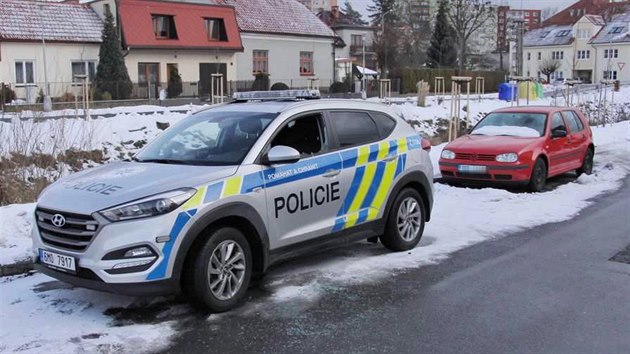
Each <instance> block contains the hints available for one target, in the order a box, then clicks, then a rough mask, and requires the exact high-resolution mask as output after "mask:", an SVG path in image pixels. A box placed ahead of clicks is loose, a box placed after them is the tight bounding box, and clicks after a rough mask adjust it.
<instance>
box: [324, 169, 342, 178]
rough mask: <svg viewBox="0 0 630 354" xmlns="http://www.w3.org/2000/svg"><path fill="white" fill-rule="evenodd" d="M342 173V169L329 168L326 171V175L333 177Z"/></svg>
mask: <svg viewBox="0 0 630 354" xmlns="http://www.w3.org/2000/svg"><path fill="white" fill-rule="evenodd" d="M340 173H341V170H328V171H326V173H324V177H326V178H332V177H335V176H337V175H339V174H340Z"/></svg>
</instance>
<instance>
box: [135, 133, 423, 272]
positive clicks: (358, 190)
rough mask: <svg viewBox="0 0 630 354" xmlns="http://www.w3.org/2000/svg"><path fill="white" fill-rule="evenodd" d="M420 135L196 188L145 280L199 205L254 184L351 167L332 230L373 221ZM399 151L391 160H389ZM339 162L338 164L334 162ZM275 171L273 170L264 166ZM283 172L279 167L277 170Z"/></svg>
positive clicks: (163, 266)
mask: <svg viewBox="0 0 630 354" xmlns="http://www.w3.org/2000/svg"><path fill="white" fill-rule="evenodd" d="M420 139H421V138H420V137H419V136H410V137H406V138H401V139H395V140H390V141H387V142H381V143H377V144H371V145H365V146H360V147H358V148H355V149H352V150H345V151H342V152H341V161H340V162H339V159H338V158H337V159H334V158H331V154H327V155H323V156H319V157H315V158H312V159H307V160H304V161H303V162H298V164H300V163H303V164H318V165H319V166H320V168H318V169H316V170H309V171H308V172H305V173H301V174H298V175H293V176H291V177H290V178H283V179H278V180H273V181H272V180H268V179H265V175H266V172H268V170H265V171H260V172H255V173H250V174H247V175H244V176H243V175H240V176H232V177H229V178H226V179H224V180H222V181H219V182H215V183H212V184H209V185H206V186H201V187H198V188H197V193H195V195H194V196H193V197H192V198H190V200H188V201H187V202H186V203H185V204H184V205H183V206H182V210H183V211H182V212H180V213H179V214H178V215H177V218H176V220H175V223H174V225H173V227H172V229H171V232H170V234H169V235H170V239H169V241H168V242H166V243H165V244H164V247H163V248H162V253H163V254H164V259H162V261H161V262H160V264H159V265H158V266H157V267H156V268H155V269H154V270H153V271H151V273H149V275H148V276H147V280H157V279H161V278H164V277H165V276H166V270H167V265H168V263H169V259H170V255H171V252H172V249H173V246H174V244H175V242H176V240H177V238H178V236H179V235H180V233H181V231H182V230H183V229H184V227H185V225H186V224H187V223H188V222H189V221H190V220H191V219H192V218H193V217H194V216H195V214H196V213H197V210H198V208H199V207H200V206H202V205H204V204H208V203H212V202H215V201H217V200H220V199H223V198H228V197H231V196H235V195H242V194H247V193H251V192H252V191H253V190H254V189H256V188H265V187H267V188H268V187H273V186H277V185H282V184H285V183H290V182H295V181H298V180H301V179H306V178H311V177H314V176H317V175H321V174H324V173H326V171H327V170H328V169H330V168H342V169H347V168H355V167H356V171H355V174H354V178H353V180H352V184H351V185H350V190H349V192H348V194H347V196H346V199H345V200H344V203H343V206H342V207H341V209H340V210H339V212H338V213H337V218H336V220H335V224H334V225H333V232H334V231H340V230H343V229H346V228H349V227H352V226H356V225H359V224H361V223H364V222H366V221H371V220H374V219H376V217H377V216H378V213H379V211H380V209H381V208H382V206H383V204H384V203H385V198H386V197H387V193H388V192H389V190H390V188H391V186H392V183H393V182H394V180H395V179H396V177H398V175H400V174H401V173H402V172H403V171H404V170H405V166H406V162H407V152H408V151H409V150H415V149H420V148H421V140H420ZM396 154H397V155H398V156H397V157H396V158H395V159H393V160H390V161H386V160H389V159H388V158H389V157H391V156H394V155H396ZM339 163H340V164H341V165H339ZM269 170H274V171H277V170H276V169H269ZM279 170H280V171H281V170H282V169H281V168H280V169H279Z"/></svg>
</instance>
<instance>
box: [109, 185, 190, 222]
mask: <svg viewBox="0 0 630 354" xmlns="http://www.w3.org/2000/svg"><path fill="white" fill-rule="evenodd" d="M195 193H197V190H196V189H193V188H184V189H178V190H175V191H171V192H167V193H163V194H158V195H154V196H151V197H147V198H144V199H140V200H136V201H133V202H130V203H127V204H123V205H119V206H117V207H114V208H111V209H107V210H103V211H101V212H100V214H101V215H103V216H104V217H106V218H107V219H108V220H110V221H123V220H131V219H139V218H148V217H150V216H157V215H162V214H167V213H170V212H171V211H173V210H175V209H177V208H179V207H180V206H181V205H182V204H184V203H186V201H187V200H188V199H190V198H191V197H192V196H193V195H195Z"/></svg>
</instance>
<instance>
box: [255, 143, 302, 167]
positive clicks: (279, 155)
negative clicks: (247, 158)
mask: <svg viewBox="0 0 630 354" xmlns="http://www.w3.org/2000/svg"><path fill="white" fill-rule="evenodd" d="M298 161H300V152H299V151H297V150H295V149H294V148H292V147H290V146H285V145H277V146H274V147H272V148H271V150H269V152H268V153H267V156H266V158H265V159H264V163H265V164H269V165H279V164H285V163H295V162H298Z"/></svg>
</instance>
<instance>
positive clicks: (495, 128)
mask: <svg viewBox="0 0 630 354" xmlns="http://www.w3.org/2000/svg"><path fill="white" fill-rule="evenodd" d="M546 122H547V115H546V114H543V113H515V112H500V113H499V112H497V113H490V114H488V115H487V116H486V117H485V118H484V119H482V120H481V121H480V122H479V123H477V125H476V126H475V128H474V129H473V130H472V132H471V134H473V135H507V136H518V137H524V138H537V137H541V136H543V135H544V134H545V126H546Z"/></svg>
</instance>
